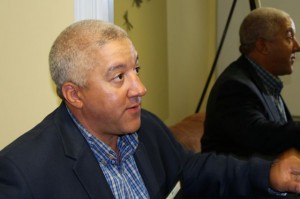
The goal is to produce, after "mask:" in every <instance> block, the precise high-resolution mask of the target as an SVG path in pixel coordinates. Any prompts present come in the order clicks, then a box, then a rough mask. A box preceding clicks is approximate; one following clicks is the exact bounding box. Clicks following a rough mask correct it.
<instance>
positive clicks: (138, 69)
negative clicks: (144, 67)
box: [135, 66, 141, 74]
mask: <svg viewBox="0 0 300 199" xmlns="http://www.w3.org/2000/svg"><path fill="white" fill-rule="evenodd" d="M140 70H141V67H139V66H137V67H136V68H135V72H136V74H139V73H140Z"/></svg>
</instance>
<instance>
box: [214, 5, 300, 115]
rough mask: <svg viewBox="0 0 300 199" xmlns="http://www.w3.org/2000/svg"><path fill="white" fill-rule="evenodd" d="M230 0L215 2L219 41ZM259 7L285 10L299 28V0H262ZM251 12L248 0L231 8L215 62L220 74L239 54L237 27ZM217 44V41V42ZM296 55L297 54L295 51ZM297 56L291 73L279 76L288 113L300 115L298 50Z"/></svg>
mask: <svg viewBox="0 0 300 199" xmlns="http://www.w3.org/2000/svg"><path fill="white" fill-rule="evenodd" d="M232 2H233V1H227V0H226V1H225V0H218V1H217V13H218V14H217V15H218V16H217V20H218V23H217V27H218V31H217V32H218V39H219V40H220V38H221V36H222V34H223V30H224V27H225V23H226V20H227V18H228V15H229V10H230V8H231V6H232ZM260 4H261V7H275V8H279V9H282V10H284V11H286V12H288V13H289V14H290V15H291V17H292V18H293V20H294V22H295V24H296V28H297V27H298V29H299V30H300V12H299V7H300V1H299V0H261V1H260ZM249 12H250V4H249V1H246V0H238V1H237V3H236V6H235V9H234V13H233V17H232V20H231V23H230V27H229V29H228V32H227V36H226V39H225V42H224V46H223V48H222V52H221V54H220V58H219V61H218V65H217V69H216V71H217V74H220V72H222V71H223V70H224V68H225V67H226V66H228V64H229V63H231V62H232V61H233V60H235V59H237V58H238V56H239V55H240V53H239V51H238V48H239V36H238V31H239V26H240V24H241V22H242V20H243V18H244V17H245V16H246V15H247V14H248V13H249ZM296 37H297V38H298V40H299V41H300V31H298V32H296ZM218 44H219V43H218ZM296 57H297V54H296ZM298 57H299V58H298V59H296V61H295V63H294V72H293V74H292V75H289V76H284V77H282V78H281V79H282V80H283V82H284V88H283V92H282V95H283V98H284V99H285V102H286V103H287V105H288V107H289V109H290V111H291V113H292V114H293V115H294V116H300V92H299V85H300V78H299V77H300V53H299V54H298Z"/></svg>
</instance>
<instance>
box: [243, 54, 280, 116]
mask: <svg viewBox="0 0 300 199" xmlns="http://www.w3.org/2000/svg"><path fill="white" fill-rule="evenodd" d="M240 60H241V61H243V62H244V63H243V64H242V65H241V66H245V70H247V71H248V72H249V74H250V75H251V77H252V79H253V81H254V83H255V86H254V87H253V88H254V91H256V92H258V95H257V96H258V97H260V98H261V100H262V101H263V102H264V106H265V108H266V109H268V112H267V114H268V115H269V116H270V119H271V120H272V121H280V119H281V118H280V116H279V115H278V112H277V108H276V105H275V103H274V102H273V99H272V97H271V96H270V95H269V94H268V92H267V91H266V89H265V87H264V85H263V83H262V82H261V80H260V79H259V77H258V75H257V73H256V72H255V71H254V68H253V66H252V65H251V63H250V62H249V61H248V60H247V59H246V58H245V57H242V58H241V59H240ZM255 87H257V88H258V89H255Z"/></svg>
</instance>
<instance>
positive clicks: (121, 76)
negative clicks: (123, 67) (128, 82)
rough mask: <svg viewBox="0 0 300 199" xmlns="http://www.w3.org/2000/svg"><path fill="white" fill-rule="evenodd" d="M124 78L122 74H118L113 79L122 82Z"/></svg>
mask: <svg viewBox="0 0 300 199" xmlns="http://www.w3.org/2000/svg"><path fill="white" fill-rule="evenodd" d="M123 78H124V75H123V74H119V75H117V76H116V77H115V79H118V80H122V79H123Z"/></svg>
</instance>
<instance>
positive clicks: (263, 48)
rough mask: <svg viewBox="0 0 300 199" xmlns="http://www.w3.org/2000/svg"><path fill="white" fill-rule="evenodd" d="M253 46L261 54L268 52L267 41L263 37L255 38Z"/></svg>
mask: <svg viewBox="0 0 300 199" xmlns="http://www.w3.org/2000/svg"><path fill="white" fill-rule="evenodd" d="M255 47H256V49H257V50H258V52H260V53H262V54H268V53H269V42H268V41H267V40H265V39H263V38H259V39H257V40H256V43H255Z"/></svg>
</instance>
